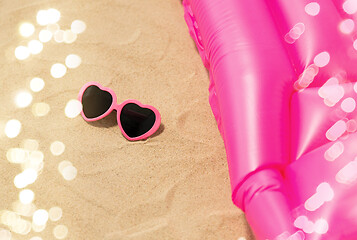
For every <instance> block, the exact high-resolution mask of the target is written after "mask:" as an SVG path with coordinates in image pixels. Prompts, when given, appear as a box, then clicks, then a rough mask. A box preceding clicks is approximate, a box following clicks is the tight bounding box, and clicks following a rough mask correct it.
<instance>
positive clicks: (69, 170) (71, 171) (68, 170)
mask: <svg viewBox="0 0 357 240" xmlns="http://www.w3.org/2000/svg"><path fill="white" fill-rule="evenodd" d="M62 176H63V178H64V179H65V180H67V181H72V180H73V179H75V178H76V176H77V168H75V167H74V166H67V167H65V168H64V169H63V171H62Z"/></svg>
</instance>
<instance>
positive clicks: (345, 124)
mask: <svg viewBox="0 0 357 240" xmlns="http://www.w3.org/2000/svg"><path fill="white" fill-rule="evenodd" d="M183 5H184V9H185V20H186V23H187V25H188V27H189V31H190V34H191V36H192V38H193V40H194V41H195V43H196V45H197V49H198V51H199V54H200V56H201V58H202V61H203V63H204V65H205V66H206V68H207V69H208V70H209V73H210V86H209V101H210V104H211V108H212V111H213V114H214V116H215V118H216V120H217V124H218V128H219V130H220V132H221V135H222V138H223V140H224V143H225V147H226V153H227V160H228V167H229V174H230V180H231V187H232V200H233V202H234V204H236V205H237V206H238V207H240V208H241V209H242V210H243V211H244V212H245V214H246V218H247V220H248V222H249V224H250V226H251V228H252V230H253V232H254V235H255V236H256V239H258V240H260V239H264V240H265V239H270V240H271V239H276V240H280V239H289V240H299V239H311V240H322V239H324V240H334V239H336V240H337V239H343V240H353V239H357V204H356V203H357V185H356V181H357V158H356V156H357V135H356V130H357V121H356V120H357V113H356V111H355V107H356V96H357V95H356V94H357V85H356V84H355V82H356V81H357V50H356V49H357V41H355V40H356V38H357V31H356V30H357V26H355V24H356V22H355V20H356V19H357V1H356V0H347V1H342V0H323V1H322V0H321V1H306V0H249V1H243V0H184V1H183Z"/></svg>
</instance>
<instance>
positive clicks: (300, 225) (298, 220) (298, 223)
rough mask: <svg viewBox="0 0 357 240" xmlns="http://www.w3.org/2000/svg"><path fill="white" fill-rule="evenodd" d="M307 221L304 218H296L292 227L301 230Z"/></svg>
mask: <svg viewBox="0 0 357 240" xmlns="http://www.w3.org/2000/svg"><path fill="white" fill-rule="evenodd" d="M308 221H309V219H308V218H307V217H306V216H303V215H302V216H298V217H297V218H296V219H295V221H294V226H295V227H297V228H300V229H303V228H304V226H305V224H306V223H307V222H308Z"/></svg>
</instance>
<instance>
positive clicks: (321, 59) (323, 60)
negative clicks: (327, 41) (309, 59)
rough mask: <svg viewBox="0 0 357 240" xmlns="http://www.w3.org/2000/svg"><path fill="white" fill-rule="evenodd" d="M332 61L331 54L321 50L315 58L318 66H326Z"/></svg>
mask: <svg viewBox="0 0 357 240" xmlns="http://www.w3.org/2000/svg"><path fill="white" fill-rule="evenodd" d="M329 62H330V54H329V53H328V52H321V53H319V54H317V55H316V57H315V58H314V63H315V65H316V66H318V67H325V66H326V65H327V64H328V63H329Z"/></svg>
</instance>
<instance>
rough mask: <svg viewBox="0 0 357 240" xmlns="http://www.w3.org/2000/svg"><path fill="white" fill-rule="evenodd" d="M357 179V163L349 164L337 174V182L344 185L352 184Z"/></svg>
mask: <svg viewBox="0 0 357 240" xmlns="http://www.w3.org/2000/svg"><path fill="white" fill-rule="evenodd" d="M356 179H357V161H356V159H355V160H354V161H351V162H349V163H348V164H347V165H346V166H344V167H343V168H342V169H341V170H340V171H339V172H338V173H337V174H336V181H337V182H338V183H342V184H352V183H354V182H355V181H356Z"/></svg>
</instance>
